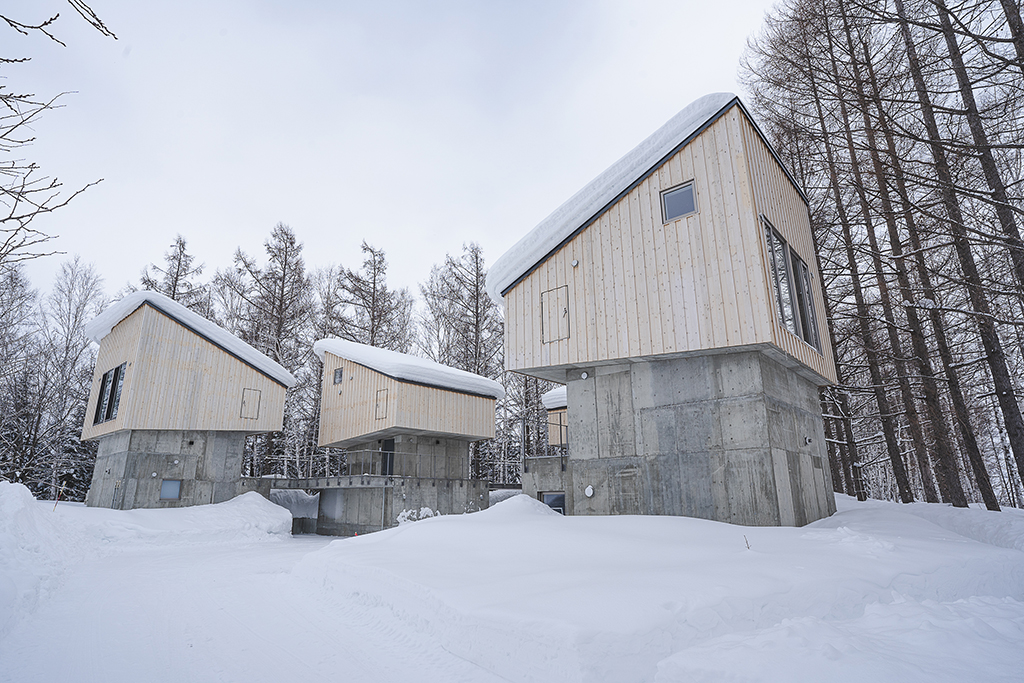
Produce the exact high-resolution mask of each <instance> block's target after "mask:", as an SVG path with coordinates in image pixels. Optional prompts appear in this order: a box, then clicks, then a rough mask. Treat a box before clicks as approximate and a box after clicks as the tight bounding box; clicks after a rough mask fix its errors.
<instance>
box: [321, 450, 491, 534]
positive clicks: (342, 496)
mask: <svg viewBox="0 0 1024 683" xmlns="http://www.w3.org/2000/svg"><path fill="white" fill-rule="evenodd" d="M394 438H395V450H394V453H395V455H394V466H393V470H392V474H391V476H389V477H383V476H366V477H361V476H359V475H360V474H362V472H361V471H360V469H361V465H362V464H363V463H365V462H367V461H366V460H364V458H365V457H366V455H367V452H370V453H373V455H372V456H370V459H369V461H368V462H370V463H371V467H370V469H371V471H369V472H367V474H368V475H379V474H380V472H379V469H376V468H378V467H379V461H380V460H379V455H377V454H376V452H377V451H379V450H380V449H381V448H382V447H383V445H384V444H383V440H381V441H370V442H367V443H363V444H358V445H357V446H353V447H351V448H350V449H349V454H348V462H349V474H351V475H353V476H351V477H350V480H352V485H350V486H347V487H343V488H328V489H323V490H321V491H320V510H319V515H318V517H317V524H316V532H317V533H318V534H325V535H331V536H352V535H353V534H365V533H369V532H371V531H380V530H381V529H382V528H384V529H387V528H390V527H393V526H396V525H397V524H398V516H399V515H400V514H401V513H402V512H403V511H405V510H415V511H419V510H420V509H421V508H424V507H428V508H430V509H431V510H432V511H434V512H435V513H441V514H445V515H450V514H461V513H464V512H474V511H476V510H481V509H483V508H486V507H487V504H488V495H487V494H488V488H487V482H484V481H479V480H474V479H470V478H469V442H468V441H465V440H461V439H452V438H444V437H435V436H422V435H421V436H411V435H398V436H396V437H394Z"/></svg>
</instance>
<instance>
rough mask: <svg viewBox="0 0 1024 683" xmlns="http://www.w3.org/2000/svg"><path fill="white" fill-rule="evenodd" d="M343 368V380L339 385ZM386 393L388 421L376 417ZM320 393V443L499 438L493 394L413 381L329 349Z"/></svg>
mask: <svg viewBox="0 0 1024 683" xmlns="http://www.w3.org/2000/svg"><path fill="white" fill-rule="evenodd" d="M338 368H341V370H342V380H341V383H339V384H335V383H334V371H335V370H336V369H338ZM381 391H386V392H387V411H386V417H384V418H383V419H379V418H378V417H377V415H378V412H379V409H378V392H381ZM321 396H322V399H321V406H320V445H321V446H338V445H341V446H344V445H352V444H355V443H359V442H360V441H365V440H366V437H371V438H373V435H376V434H379V433H383V432H387V433H389V434H424V435H425V434H431V435H437V436H447V437H456V438H458V437H462V438H466V439H469V440H472V441H476V440H479V439H492V438H494V399H493V398H484V397H480V396H471V395H469V394H463V393H459V392H457V391H449V390H446V389H438V388H435V387H426V386H420V385H418V384H409V383H408V382H402V381H399V380H396V379H392V378H391V377H388V376H387V375H384V374H381V373H379V372H377V371H375V370H371V369H370V368H367V367H365V366H363V365H359V364H358V363H354V362H352V361H350V360H346V359H344V358H339V357H338V356H335V355H334V354H332V353H329V352H328V353H325V354H324V375H323V385H322V393H321Z"/></svg>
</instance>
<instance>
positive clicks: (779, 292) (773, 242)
mask: <svg viewBox="0 0 1024 683" xmlns="http://www.w3.org/2000/svg"><path fill="white" fill-rule="evenodd" d="M764 232H765V237H767V238H768V265H769V266H770V268H771V271H772V284H773V285H774V288H775V301H776V303H777V304H778V307H779V320H780V321H782V324H783V325H784V326H785V327H786V329H788V330H789V331H790V332H792V333H793V334H796V333H797V330H796V320H795V319H794V316H793V287H792V279H791V278H790V276H789V259H787V258H786V252H787V251H788V250H787V249H786V240H784V239H782V235H780V234H779V233H778V232H777V231H776V230H775V228H774V227H772V224H771V223H769V222H768V221H767V220H765V222H764Z"/></svg>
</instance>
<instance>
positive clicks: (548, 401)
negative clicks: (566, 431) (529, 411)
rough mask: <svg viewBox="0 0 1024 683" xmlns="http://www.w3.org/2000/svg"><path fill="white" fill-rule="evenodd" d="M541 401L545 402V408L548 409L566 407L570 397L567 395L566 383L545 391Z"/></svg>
mask: <svg viewBox="0 0 1024 683" xmlns="http://www.w3.org/2000/svg"><path fill="white" fill-rule="evenodd" d="M540 402H541V403H543V404H544V408H545V409H547V410H557V409H558V408H565V407H566V406H568V405H569V399H568V398H567V397H566V395H565V385H564V384H563V385H562V386H560V387H555V388H554V389H552V390H551V391H548V392H545V393H544V395H543V396H541V397H540Z"/></svg>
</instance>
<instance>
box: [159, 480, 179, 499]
mask: <svg viewBox="0 0 1024 683" xmlns="http://www.w3.org/2000/svg"><path fill="white" fill-rule="evenodd" d="M180 498H181V479H164V480H163V481H162V482H160V500H179V499H180Z"/></svg>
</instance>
